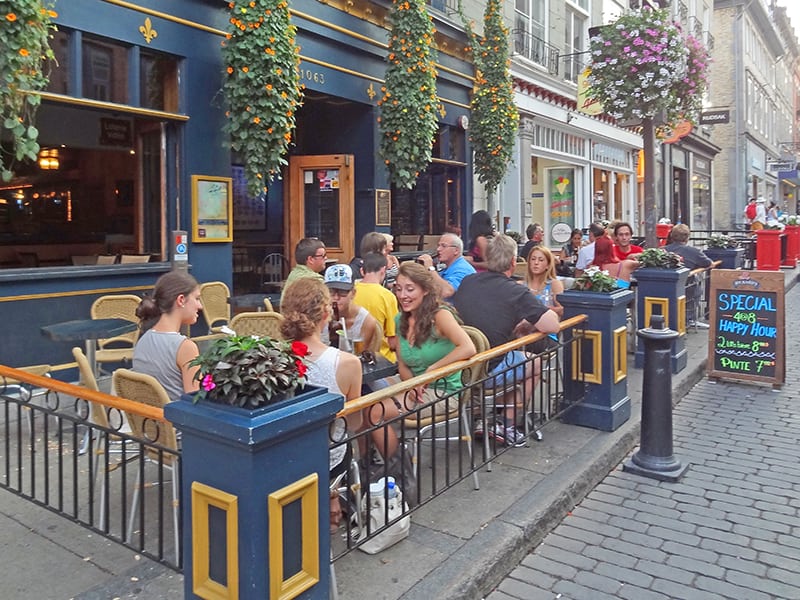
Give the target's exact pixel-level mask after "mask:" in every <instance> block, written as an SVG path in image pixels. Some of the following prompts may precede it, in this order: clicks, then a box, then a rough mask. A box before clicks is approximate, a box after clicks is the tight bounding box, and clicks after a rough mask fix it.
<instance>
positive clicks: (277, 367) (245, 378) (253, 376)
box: [191, 335, 308, 409]
mask: <svg viewBox="0 0 800 600" xmlns="http://www.w3.org/2000/svg"><path fill="white" fill-rule="evenodd" d="M307 355H308V346H306V345H305V344H303V343H301V342H284V341H281V340H274V339H272V338H268V337H263V338H260V337H255V336H236V335H234V336H230V337H225V338H220V339H218V340H216V341H215V342H214V343H213V344H212V345H211V346H210V347H209V348H208V349H207V350H206V351H205V352H203V353H202V354H200V355H199V356H198V357H197V358H195V359H194V360H193V361H192V362H191V364H192V365H193V366H199V367H200V368H199V369H198V371H197V373H196V374H195V379H197V380H198V381H199V382H200V391H199V392H198V393H197V395H196V396H195V401H198V400H203V399H207V400H209V401H211V402H216V403H219V404H229V405H231V406H238V407H241V408H248V409H253V408H258V407H260V406H266V405H269V404H274V403H275V402H278V401H279V400H282V399H283V398H285V397H286V395H287V394H290V393H292V392H294V390H295V389H296V388H297V387H300V388H301V389H302V388H303V387H304V386H305V383H306V381H307V379H306V371H307V369H308V366H307V364H306V362H305V359H304V357H305V356H307Z"/></svg>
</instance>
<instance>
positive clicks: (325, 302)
mask: <svg viewBox="0 0 800 600" xmlns="http://www.w3.org/2000/svg"><path fill="white" fill-rule="evenodd" d="M334 266H338V267H347V265H334ZM348 270H349V268H348ZM281 313H282V314H283V317H284V321H283V323H281V334H283V336H284V338H286V339H287V340H294V341H298V342H302V343H304V344H305V345H306V346H308V355H306V361H307V364H308V371H307V372H306V377H307V378H308V382H309V383H310V384H311V385H318V386H321V387H325V388H328V390H329V391H330V392H332V393H334V394H341V395H342V396H344V399H345V402H349V401H351V400H355V399H356V398H358V397H359V396H361V361H360V360H359V359H358V358H357V357H356V356H354V355H353V354H349V353H347V352H343V351H341V350H339V349H338V348H333V347H331V346H329V345H327V344H326V343H324V342H323V341H322V332H323V331H324V330H327V329H328V321H330V320H331V316H332V314H333V310H332V308H331V294H330V291H329V290H328V287H327V286H326V285H325V284H324V283H323V282H321V281H319V280H317V279H312V278H310V277H306V278H303V279H298V280H297V281H296V282H295V283H294V284H292V286H291V287H290V288H288V289H287V290H286V292H285V293H284V295H283V300H282V301H281ZM360 426H361V413H360V412H359V413H353V414H352V415H349V416H348V417H347V419H346V421H345V420H342V419H334V421H333V423H331V431H330V439H331V440H332V442H334V444H335V445H334V446H333V447H332V448H331V451H330V454H329V468H330V476H331V479H333V478H335V477H337V476H338V475H339V474H341V473H343V472H345V471H346V470H347V468H348V465H349V462H350V460H349V456H351V453H350V452H351V451H350V445H349V444H338V442H342V441H344V440H345V439H346V437H347V430H348V429H349V430H350V431H354V430H356V429H358V428H359V427H360ZM340 516H341V511H340V507H339V505H338V499H337V500H336V501H335V502H334V499H333V498H331V525H336V524H338V519H339V518H340Z"/></svg>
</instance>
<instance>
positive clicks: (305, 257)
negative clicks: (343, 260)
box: [280, 238, 328, 304]
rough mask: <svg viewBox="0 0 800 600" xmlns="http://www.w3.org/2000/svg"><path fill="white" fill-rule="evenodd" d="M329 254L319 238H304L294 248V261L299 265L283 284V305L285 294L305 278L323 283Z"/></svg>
mask: <svg viewBox="0 0 800 600" xmlns="http://www.w3.org/2000/svg"><path fill="white" fill-rule="evenodd" d="M326 258H328V252H327V250H326V249H325V243H324V242H323V241H322V240H319V239H317V238H303V239H302V240H300V241H299V242H297V245H296V246H295V247H294V260H295V262H296V263H297V264H296V265H295V266H294V268H293V269H292V270H291V271H289V275H288V276H287V277H286V281H285V282H284V283H283V290H282V291H281V299H280V303H281V304H283V292H284V291H285V290H286V288H288V287H289V286H290V285H291V284H292V283H294V282H295V281H297V280H298V279H303V278H305V277H308V278H311V279H316V280H318V281H322V272H323V271H324V270H325V259H326Z"/></svg>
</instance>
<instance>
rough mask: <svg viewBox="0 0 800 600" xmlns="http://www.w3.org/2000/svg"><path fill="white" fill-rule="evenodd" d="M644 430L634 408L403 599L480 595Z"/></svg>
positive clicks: (684, 381)
mask: <svg viewBox="0 0 800 600" xmlns="http://www.w3.org/2000/svg"><path fill="white" fill-rule="evenodd" d="M705 371H706V360H702V361H701V362H700V363H698V364H697V365H696V366H695V367H694V368H693V369H692V370H691V371H689V372H688V373H687V374H685V375H684V376H683V377H682V378H681V381H679V382H678V383H677V384H676V385H675V386H673V389H672V397H673V402H674V404H677V402H679V401H680V399H682V398H683V397H684V396H685V395H686V394H687V393H688V392H689V390H691V388H692V387H694V386H695V385H696V384H697V383H698V382H699V381H701V380H702V379H703V377H704V376H705ZM638 406H639V408H640V406H641V405H640V403H639V405H638ZM640 430H641V411H640V410H636V411H635V413H634V414H633V415H632V418H631V419H630V420H629V421H628V422H627V423H625V424H623V425H622V426H621V427H620V428H619V429H617V431H615V432H612V433H611V434H610V435H601V436H597V437H595V438H594V439H592V440H590V441H589V442H588V443H587V444H586V445H584V446H583V447H582V448H581V449H580V450H579V451H578V452H577V453H575V454H573V455H572V456H571V457H570V458H569V459H568V460H566V461H565V462H564V463H563V464H561V465H560V466H559V467H558V468H557V469H556V470H555V471H553V473H551V474H550V475H549V476H548V477H547V478H546V479H545V480H543V481H542V482H541V483H540V484H538V485H537V486H535V487H534V488H533V489H531V490H530V491H528V492H527V493H525V494H524V495H523V496H522V497H521V498H520V499H519V500H517V501H516V502H515V503H514V505H513V506H511V507H509V508H508V509H507V510H506V511H504V512H503V513H502V514H500V515H499V516H498V517H497V518H495V519H493V520H492V521H491V522H490V523H488V524H487V525H486V527H484V528H483V529H482V530H481V531H479V532H478V533H477V534H476V535H474V536H473V537H472V538H471V539H469V540H468V541H467V542H466V543H465V544H464V545H463V546H461V547H460V548H458V549H457V551H456V552H454V553H453V554H452V555H451V556H450V557H449V558H448V559H447V560H446V561H444V562H443V563H442V564H441V565H440V566H438V567H437V568H436V569H434V570H433V571H431V572H430V573H428V574H427V575H426V576H425V578H424V579H423V580H421V581H419V582H418V583H417V584H415V585H414V586H413V587H412V588H411V589H409V590H408V591H407V592H406V593H405V594H403V595H402V596H401V598H402V600H416V599H419V600H429V599H430V598H438V599H441V600H468V599H469V600H482V599H483V598H484V597H485V596H486V595H487V594H488V593H489V592H491V591H492V590H493V589H494V588H495V587H496V586H497V585H499V584H500V582H501V581H502V580H503V579H504V578H505V577H506V576H507V575H508V574H509V573H510V572H511V571H512V570H513V569H514V568H515V567H516V566H517V565H518V564H519V563H520V561H522V559H523V558H525V556H527V555H528V554H529V553H530V552H531V551H532V550H533V549H534V548H536V547H537V546H538V545H539V544H540V543H541V542H542V540H543V539H544V538H545V536H547V534H548V533H550V532H551V531H552V530H553V529H555V527H556V526H557V525H558V524H560V523H561V522H562V521H563V519H564V517H565V516H566V515H567V514H568V513H569V512H570V511H571V510H572V509H573V508H574V507H575V506H577V505H578V504H579V503H580V502H581V501H582V500H583V498H585V497H586V496H587V495H588V494H589V492H590V491H592V490H593V489H594V488H595V487H596V486H597V485H598V484H599V483H600V482H601V481H602V480H603V479H604V478H605V477H606V475H608V473H609V472H610V471H611V470H613V469H614V468H616V466H617V465H618V464H619V463H620V462H621V461H622V460H623V459H624V458H625V457H626V456H627V455H628V454H629V453H630V452H631V451H632V450H633V449H634V448H635V447H636V446H637V445H638V443H639V434H640Z"/></svg>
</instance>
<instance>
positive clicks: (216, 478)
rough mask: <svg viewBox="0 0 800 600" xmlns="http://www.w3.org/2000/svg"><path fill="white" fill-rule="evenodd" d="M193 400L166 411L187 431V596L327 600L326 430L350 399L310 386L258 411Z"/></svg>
mask: <svg viewBox="0 0 800 600" xmlns="http://www.w3.org/2000/svg"><path fill="white" fill-rule="evenodd" d="M193 399H194V397H193V396H192V395H186V396H183V397H182V398H181V400H180V401H178V402H172V403H170V404H168V405H167V406H166V407H165V408H164V416H165V417H166V418H167V419H169V420H170V421H172V423H173V424H174V425H175V427H176V428H177V429H179V430H180V431H181V432H182V439H181V445H182V449H181V468H182V469H181V485H182V507H181V510H182V514H183V538H182V539H183V556H184V560H183V565H184V569H183V572H184V597H185V598H200V597H203V598H209V597H235V598H240V599H242V600H245V599H248V600H249V599H255V598H268V597H277V596H279V595H283V594H287V593H288V591H289V590H292V592H293V593H294V592H296V594H293V595H291V597H298V598H306V599H308V598H314V599H317V598H318V599H320V600H322V599H323V598H324V599H327V598H328V595H329V592H330V569H329V567H328V563H329V554H330V535H329V534H328V522H329V510H330V506H329V498H328V486H329V481H328V479H329V477H328V452H329V450H328V448H329V435H328V426H329V424H330V422H331V421H332V420H333V418H334V416H335V415H336V413H337V412H338V411H339V410H341V408H342V406H344V399H343V397H342V396H340V395H335V394H330V393H328V391H327V390H326V389H324V388H319V387H312V386H306V388H305V389H304V390H303V391H301V392H299V393H298V394H297V395H295V397H294V398H291V399H288V400H284V401H281V402H277V403H275V404H273V405H270V406H266V407H263V408H259V409H255V410H247V409H242V408H237V407H232V406H228V405H225V404H215V403H211V402H207V401H203V402H198V403H196V404H195V403H193ZM293 575H294V576H295V579H294V581H293V582H290V581H289V579H290V578H291V577H292V576H293ZM220 586H221V588H222V590H220ZM215 590H216V592H215ZM215 593H216V595H215ZM221 593H224V596H222V595H220V594H221Z"/></svg>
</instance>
